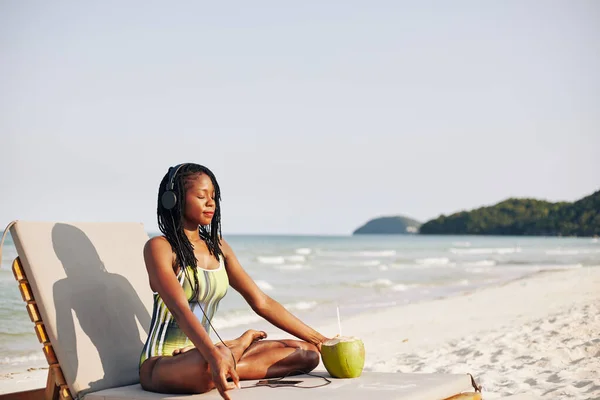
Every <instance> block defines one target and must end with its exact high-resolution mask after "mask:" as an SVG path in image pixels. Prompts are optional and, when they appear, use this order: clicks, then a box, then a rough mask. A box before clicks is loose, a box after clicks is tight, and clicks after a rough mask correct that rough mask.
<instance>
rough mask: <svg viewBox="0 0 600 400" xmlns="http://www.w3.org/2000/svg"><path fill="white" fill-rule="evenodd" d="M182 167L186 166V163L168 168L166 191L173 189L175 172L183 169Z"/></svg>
mask: <svg viewBox="0 0 600 400" xmlns="http://www.w3.org/2000/svg"><path fill="white" fill-rule="evenodd" d="M184 165H187V163H183V164H178V165H176V166H174V167H171V168H169V179H167V190H173V188H174V187H175V176H177V172H179V169H181V167H183V166H184Z"/></svg>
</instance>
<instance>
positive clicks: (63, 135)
mask: <svg viewBox="0 0 600 400" xmlns="http://www.w3.org/2000/svg"><path fill="white" fill-rule="evenodd" d="M0 157H1V160H2V162H3V163H2V165H3V166H2V170H1V173H0V191H1V192H0V193H1V197H0V198H1V203H0V204H1V206H0V224H2V226H4V225H5V224H6V223H8V222H9V221H10V220H12V219H28V220H66V221H77V220H87V221H123V220H126V221H141V222H143V223H144V224H145V225H146V227H147V228H148V229H149V230H156V195H157V191H158V184H159V182H160V180H161V178H162V176H163V174H164V173H165V172H166V171H167V169H168V167H169V166H170V165H173V164H177V163H180V162H197V163H200V164H204V165H206V166H208V167H209V168H211V169H212V170H213V171H214V173H215V174H216V176H217V178H218V179H219V183H220V185H221V188H222V195H223V203H222V206H223V214H224V215H223V231H224V233H325V234H348V233H350V232H351V231H352V230H353V229H354V228H356V227H357V226H359V225H361V224H362V223H364V222H366V221H367V220H368V219H370V218H371V217H375V216H380V215H393V214H404V215H407V216H411V217H414V218H417V219H420V220H426V219H429V218H433V217H436V216H438V215H439V214H441V213H446V214H447V213H451V212H455V211H458V210H461V209H469V208H472V207H477V206H480V205H487V204H493V203H495V202H497V201H500V200H502V199H505V198H507V197H510V196H519V197H525V196H526V197H537V198H544V199H549V200H575V199H578V198H580V197H582V196H584V195H587V194H590V193H592V192H594V191H596V190H598V189H600V2H598V1H495V2H492V1H485V2H482V1H454V2H447V1H437V2H429V1H424V2H422V1H413V2H399V1H362V2H358V1H301V2H282V1H252V2H248V1H245V2H242V1H240V2H226V3H225V2H197V1H179V2H164V1H160V2H159V1H102V2H100V1H96V2H81V1H54V2H48V1H20V0H13V1H2V2H1V3H0Z"/></svg>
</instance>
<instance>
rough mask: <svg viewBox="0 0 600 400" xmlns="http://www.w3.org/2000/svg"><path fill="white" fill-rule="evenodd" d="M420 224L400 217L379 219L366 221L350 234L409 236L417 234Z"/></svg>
mask: <svg viewBox="0 0 600 400" xmlns="http://www.w3.org/2000/svg"><path fill="white" fill-rule="evenodd" d="M420 226H421V223H420V222H419V221H415V220H414V219H412V218H408V217H404V216H401V215H398V216H391V217H379V218H375V219H372V220H370V221H368V222H367V223H366V224H364V225H363V226H361V227H360V228H358V229H356V230H355V231H354V232H352V234H353V235H364V234H387V235H397V234H409V233H418V232H419V227H420Z"/></svg>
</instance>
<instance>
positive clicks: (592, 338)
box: [0, 268, 600, 399]
mask: <svg viewBox="0 0 600 400" xmlns="http://www.w3.org/2000/svg"><path fill="white" fill-rule="evenodd" d="M316 328H317V329H319V330H320V331H321V332H322V333H323V334H325V335H328V336H334V335H335V334H337V332H338V325H337V321H330V322H329V323H327V324H326V325H324V326H318V327H316ZM342 329H343V331H342V333H343V334H344V335H352V336H357V337H360V338H361V339H363V341H364V343H365V347H366V350H367V359H366V364H365V369H366V370H370V371H386V372H422V373H428V372H442V373H471V374H473V375H474V376H475V378H476V380H477V381H478V383H479V384H481V385H482V386H483V388H484V390H483V393H484V398H485V399H495V398H501V397H503V396H506V395H511V394H518V393H530V394H533V395H535V396H537V397H540V398H547V399H566V398H574V399H599V398H600V381H599V380H598V376H599V375H598V373H599V372H598V371H600V268H580V269H573V270H568V271H558V272H556V271H554V272H542V273H537V274H535V275H532V276H530V277H527V278H523V279H519V280H516V281H512V282H509V283H507V284H503V285H501V286H498V287H491V288H486V289H480V290H478V291H475V292H472V293H464V294H462V295H458V296H453V297H449V298H444V299H437V300H431V301H426V302H422V303H416V304H408V305H405V306H398V307H394V308H389V309H384V310H380V311H378V312H370V313H368V314H364V315H359V316H355V317H351V318H347V319H343V321H342ZM268 333H269V335H270V337H271V338H281V337H282V335H281V332H280V331H278V330H276V329H273V330H272V331H270V332H268ZM31 367H32V368H39V367H43V363H42V364H40V363H37V362H36V363H35V364H34V365H31ZM318 368H319V369H324V367H323V366H322V364H321V365H320V366H319V367H318ZM46 373H47V370H46V369H32V370H30V371H4V372H2V373H1V374H0V393H8V392H13V391H19V390H26V389H29V388H35V387H43V386H44V385H45V379H46Z"/></svg>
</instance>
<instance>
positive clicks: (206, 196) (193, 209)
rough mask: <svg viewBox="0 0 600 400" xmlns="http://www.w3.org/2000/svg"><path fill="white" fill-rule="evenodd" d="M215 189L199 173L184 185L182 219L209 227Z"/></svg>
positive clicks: (212, 213)
mask: <svg viewBox="0 0 600 400" xmlns="http://www.w3.org/2000/svg"><path fill="white" fill-rule="evenodd" d="M215 209H216V202H215V188H214V186H213V183H212V181H211V180H210V177H209V176H208V175H206V174H202V173H199V174H198V175H196V177H195V178H191V179H190V180H189V181H188V182H187V184H186V191H185V210H184V212H183V215H184V218H185V219H186V220H187V221H189V222H191V223H193V224H198V225H209V224H210V223H211V221H212V218H213V215H214V214H215Z"/></svg>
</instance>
